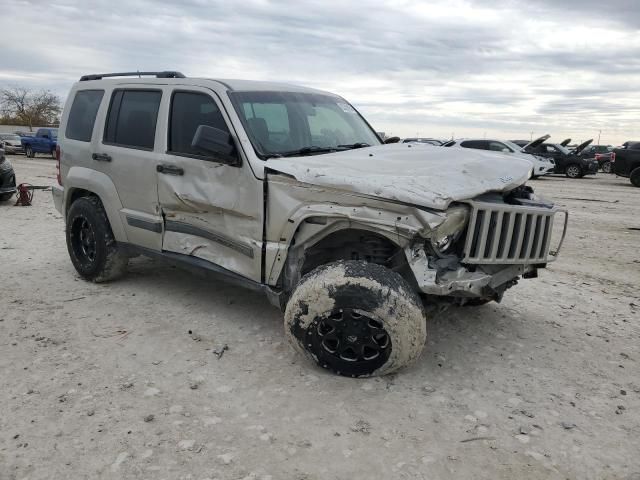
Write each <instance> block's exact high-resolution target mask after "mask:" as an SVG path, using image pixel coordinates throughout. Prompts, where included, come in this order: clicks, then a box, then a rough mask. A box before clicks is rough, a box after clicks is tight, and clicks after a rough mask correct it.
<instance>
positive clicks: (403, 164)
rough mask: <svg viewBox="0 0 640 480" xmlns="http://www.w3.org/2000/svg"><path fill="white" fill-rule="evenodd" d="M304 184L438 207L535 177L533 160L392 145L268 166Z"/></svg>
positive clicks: (274, 161) (278, 160)
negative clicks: (533, 174)
mask: <svg viewBox="0 0 640 480" xmlns="http://www.w3.org/2000/svg"><path fill="white" fill-rule="evenodd" d="M265 166H266V167H267V168H269V169H271V170H276V171H278V172H282V173H285V174H288V175H291V176H293V177H295V178H296V180H298V181H299V182H303V183H309V184H313V185H317V186H321V187H328V188H336V189H339V190H345V191H349V192H354V193H358V194H364V195H370V196H375V197H380V198H384V199H388V200H394V201H399V202H403V203H409V204H412V205H419V206H423V207H428V208H434V209H445V208H447V206H448V205H449V204H450V203H451V202H453V201H459V200H465V199H471V198H474V197H476V196H478V195H480V194H482V193H486V192H489V191H509V190H511V189H513V188H515V187H517V186H519V185H522V184H523V183H525V182H526V181H527V180H528V178H529V172H530V170H531V162H529V161H527V160H521V159H519V158H515V157H510V156H507V155H497V154H495V153H492V152H487V151H482V150H472V149H466V148H445V147H435V146H430V145H413V144H389V145H380V146H375V147H368V148H360V149H355V150H347V151H344V152H335V153H329V154H324V155H314V156H306V157H295V158H272V159H269V160H268V161H267V162H266V165H265Z"/></svg>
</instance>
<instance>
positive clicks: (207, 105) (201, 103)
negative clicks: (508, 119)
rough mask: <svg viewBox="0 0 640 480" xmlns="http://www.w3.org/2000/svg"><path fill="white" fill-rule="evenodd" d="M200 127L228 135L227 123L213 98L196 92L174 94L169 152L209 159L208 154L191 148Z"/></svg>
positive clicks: (170, 120)
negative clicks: (218, 130)
mask: <svg viewBox="0 0 640 480" xmlns="http://www.w3.org/2000/svg"><path fill="white" fill-rule="evenodd" d="M200 125H207V126H209V127H214V128H218V129H220V130H223V131H225V132H227V133H229V128H228V127H227V122H225V120H224V117H223V116H222V113H220V109H219V108H218V105H216V102H215V101H214V100H213V98H211V97H210V96H209V95H205V94H204V93H198V92H175V93H174V94H173V98H172V100H171V117H170V119H169V139H168V140H169V141H168V150H169V152H170V153H178V154H180V153H181V154H186V155H195V156H198V157H210V156H211V154H210V153H207V152H202V151H199V150H198V149H197V148H194V147H192V146H191V142H192V141H193V136H194V135H195V133H196V130H197V129H198V127H199V126H200Z"/></svg>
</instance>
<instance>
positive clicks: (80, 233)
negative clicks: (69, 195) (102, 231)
mask: <svg viewBox="0 0 640 480" xmlns="http://www.w3.org/2000/svg"><path fill="white" fill-rule="evenodd" d="M71 247H72V248H73V252H74V253H75V255H76V258H77V259H78V260H80V262H82V263H84V264H93V263H94V262H95V261H96V234H95V231H94V230H93V227H92V225H91V223H90V222H89V221H88V220H87V218H85V217H76V218H75V220H74V222H73V225H71Z"/></svg>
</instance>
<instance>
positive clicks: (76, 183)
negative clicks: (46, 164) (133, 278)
mask: <svg viewBox="0 0 640 480" xmlns="http://www.w3.org/2000/svg"><path fill="white" fill-rule="evenodd" d="M64 187H65V188H64V199H63V205H64V212H63V214H64V216H65V218H66V216H67V211H68V209H69V207H70V206H71V204H70V201H71V199H72V198H73V196H74V192H75V191H76V190H86V191H88V192H91V193H93V194H95V195H97V196H98V198H99V199H100V201H101V202H102V206H103V207H104V210H105V212H106V213H107V218H108V219H109V223H110V224H111V231H112V232H113V236H114V237H115V239H116V241H118V242H127V241H128V238H127V232H126V229H125V227H124V225H123V223H122V219H121V218H120V210H122V208H123V207H122V202H121V201H120V197H119V196H118V191H117V190H116V186H115V185H114V183H113V182H112V181H111V178H109V176H108V175H106V174H104V173H102V172H97V171H95V170H91V169H89V168H85V167H71V169H70V170H69V172H68V173H67V175H66V177H65V180H64Z"/></svg>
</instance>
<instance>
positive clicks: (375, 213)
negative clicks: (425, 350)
mask: <svg viewBox="0 0 640 480" xmlns="http://www.w3.org/2000/svg"><path fill="white" fill-rule="evenodd" d="M268 183H269V193H268V202H267V205H268V211H267V218H269V219H271V220H272V221H271V222H267V225H268V226H269V227H272V228H267V231H266V238H267V242H266V244H265V245H266V247H265V255H266V262H265V263H266V266H267V268H266V272H265V273H266V283H267V284H268V285H270V286H272V288H275V289H276V290H278V291H280V292H282V294H281V302H280V304H281V305H283V304H285V303H286V299H287V297H288V294H289V292H291V291H292V290H293V289H294V288H295V286H296V285H297V284H298V283H299V281H300V279H301V278H302V277H303V276H304V275H306V274H307V273H309V272H311V271H312V270H313V269H314V268H316V267H318V266H321V265H325V264H328V263H331V262H334V261H337V260H364V261H367V262H372V263H377V264H379V265H382V266H384V267H387V268H389V269H391V270H394V271H396V272H397V273H399V274H400V275H401V276H403V277H404V278H405V279H406V280H407V281H408V282H409V283H410V284H411V285H412V286H413V287H414V289H415V290H416V291H418V292H420V293H421V294H423V295H424V296H426V297H429V298H430V299H431V300H432V301H434V302H448V303H457V304H464V303H466V302H468V301H470V300H471V299H476V301H477V299H480V300H496V301H500V300H501V298H502V295H503V294H504V292H505V290H506V289H508V288H510V287H512V286H513V285H515V284H516V283H517V281H518V279H519V278H521V277H524V278H533V277H535V276H537V270H538V269H539V268H544V267H545V266H546V265H547V263H549V262H550V261H553V260H554V259H555V258H556V256H557V254H558V251H559V249H560V246H561V243H562V240H563V239H564V234H565V232H566V226H567V214H566V211H564V210H562V209H559V208H557V207H555V206H554V205H553V204H551V203H549V202H545V201H544V200H541V199H539V198H537V197H536V196H535V195H534V193H533V191H532V190H531V189H530V188H529V187H527V186H519V187H515V188H511V189H509V190H505V191H495V190H493V191H489V192H485V193H480V194H478V195H476V196H474V197H473V198H472V199H469V200H465V199H456V200H453V201H451V202H449V204H448V205H447V206H446V207H445V209H439V208H433V207H419V206H415V205H408V204H406V203H402V202H391V201H389V200H384V199H380V198H375V197H373V196H369V195H363V194H360V193H354V192H345V191H343V190H338V189H333V188H328V187H325V186H317V185H310V184H307V183H303V182H299V181H297V180H296V179H295V178H293V177H292V176H290V175H284V174H281V173H278V172H272V174H271V175H269V177H268ZM327 199H330V200H331V201H328V200H327ZM561 212H562V213H564V219H563V221H557V220H556V216H558V213H561ZM281 225H284V228H282V227H280V228H278V226H281Z"/></svg>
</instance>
